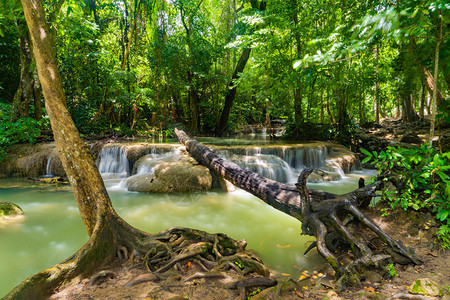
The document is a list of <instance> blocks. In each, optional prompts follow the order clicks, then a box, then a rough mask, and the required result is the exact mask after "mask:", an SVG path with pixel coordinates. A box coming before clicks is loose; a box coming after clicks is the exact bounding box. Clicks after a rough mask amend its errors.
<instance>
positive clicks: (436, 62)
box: [429, 10, 442, 147]
mask: <svg viewBox="0 0 450 300" xmlns="http://www.w3.org/2000/svg"><path fill="white" fill-rule="evenodd" d="M439 19H440V22H439V34H438V38H437V41H436V51H435V57H434V81H433V86H434V89H433V98H432V99H431V120H430V140H429V143H430V147H431V146H432V145H433V137H434V127H435V123H436V111H437V107H436V106H437V105H436V102H437V101H436V100H437V99H436V98H437V94H438V93H437V91H438V88H437V87H438V86H437V78H438V70H439V46H440V45H441V41H442V10H441V11H440V18H439Z"/></svg>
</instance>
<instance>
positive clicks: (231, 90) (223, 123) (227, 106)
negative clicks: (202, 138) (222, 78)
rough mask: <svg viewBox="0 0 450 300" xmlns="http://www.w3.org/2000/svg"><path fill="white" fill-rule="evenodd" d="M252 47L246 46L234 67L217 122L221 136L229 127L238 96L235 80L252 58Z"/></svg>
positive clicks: (216, 131)
mask: <svg viewBox="0 0 450 300" xmlns="http://www.w3.org/2000/svg"><path fill="white" fill-rule="evenodd" d="M250 52H251V49H250V48H244V50H242V53H241V57H240V58H239V61H238V63H237V65H236V68H235V69H234V72H233V76H232V77H231V80H230V82H229V83H228V85H227V87H226V91H225V103H224V105H223V109H222V113H221V114H220V119H219V123H218V124H217V127H216V130H215V132H214V133H215V134H216V135H217V136H221V135H222V134H223V133H224V131H225V129H226V128H227V124H228V119H229V118H230V112H231V107H232V106H233V102H234V98H235V97H236V91H237V86H236V84H235V81H236V80H238V79H239V78H240V77H241V73H242V72H243V71H244V68H245V65H246V64H247V61H248V59H249V58H250Z"/></svg>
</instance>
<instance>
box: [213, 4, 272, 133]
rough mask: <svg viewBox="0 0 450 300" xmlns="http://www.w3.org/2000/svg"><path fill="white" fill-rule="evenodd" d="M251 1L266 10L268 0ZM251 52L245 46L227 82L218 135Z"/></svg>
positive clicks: (254, 7)
mask: <svg viewBox="0 0 450 300" xmlns="http://www.w3.org/2000/svg"><path fill="white" fill-rule="evenodd" d="M250 3H251V5H252V8H253V9H258V10H259V11H261V12H262V11H265V10H266V5H267V2H266V0H262V1H261V3H259V5H258V1H257V0H252V1H250ZM250 52H251V48H249V47H244V49H243V50H242V53H241V57H240V58H239V61H238V63H237V65H236V68H235V69H234V72H233V76H232V77H231V80H230V82H229V83H228V84H227V87H226V91H225V103H224V105H223V109H222V112H221V113H220V118H219V122H218V123H217V126H216V129H215V130H214V134H215V135H217V136H221V135H222V134H223V133H224V132H225V130H226V129H227V124H228V120H229V118H230V112H231V108H232V106H233V102H234V98H236V92H237V86H236V81H237V80H238V79H239V78H240V77H241V73H242V72H244V69H245V65H246V64H247V61H248V59H249V58H250Z"/></svg>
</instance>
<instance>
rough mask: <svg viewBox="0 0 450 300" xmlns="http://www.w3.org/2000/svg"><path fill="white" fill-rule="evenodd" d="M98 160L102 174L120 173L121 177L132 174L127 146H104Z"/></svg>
mask: <svg viewBox="0 0 450 300" xmlns="http://www.w3.org/2000/svg"><path fill="white" fill-rule="evenodd" d="M97 162H98V163H97V165H98V170H99V171H100V173H101V174H102V176H104V175H106V176H111V175H118V176H119V177H126V176H129V175H130V163H129V161H128V159H127V150H126V147H125V146H112V147H104V148H102V150H101V151H100V154H99V156H98V160H97Z"/></svg>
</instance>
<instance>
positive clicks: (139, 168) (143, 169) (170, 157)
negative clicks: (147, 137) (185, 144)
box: [112, 147, 180, 190]
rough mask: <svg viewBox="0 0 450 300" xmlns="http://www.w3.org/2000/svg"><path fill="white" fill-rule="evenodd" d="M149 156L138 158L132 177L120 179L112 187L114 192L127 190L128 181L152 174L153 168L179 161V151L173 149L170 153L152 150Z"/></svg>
mask: <svg viewBox="0 0 450 300" xmlns="http://www.w3.org/2000/svg"><path fill="white" fill-rule="evenodd" d="M149 152H150V153H149V154H146V155H144V156H142V157H141V158H139V159H138V160H137V161H136V163H135V166H134V168H133V171H132V175H131V176H129V177H126V178H124V179H122V180H121V181H120V182H119V183H118V184H117V185H115V186H113V187H112V189H114V190H128V187H129V184H130V181H131V180H133V178H136V177H139V176H145V175H149V174H153V172H154V169H155V166H156V165H158V164H161V163H164V162H173V161H177V160H179V159H180V149H179V148H175V147H174V148H173V149H172V150H171V151H170V152H162V153H158V151H157V148H152V149H151V150H150V151H149Z"/></svg>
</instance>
